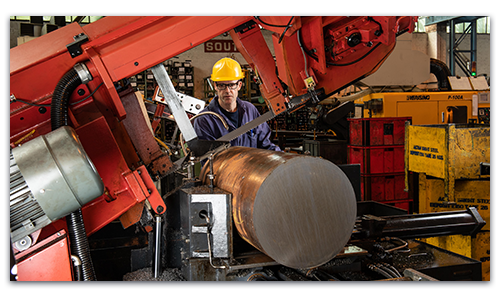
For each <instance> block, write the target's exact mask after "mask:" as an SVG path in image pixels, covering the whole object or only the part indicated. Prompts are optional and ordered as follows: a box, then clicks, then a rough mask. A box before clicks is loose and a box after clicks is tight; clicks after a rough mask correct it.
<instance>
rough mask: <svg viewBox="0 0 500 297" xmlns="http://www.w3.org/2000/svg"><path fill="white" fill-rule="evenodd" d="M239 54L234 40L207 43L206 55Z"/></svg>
mask: <svg viewBox="0 0 500 297" xmlns="http://www.w3.org/2000/svg"><path fill="white" fill-rule="evenodd" d="M234 52H238V49H237V48H236V45H235V44H234V42H233V41H232V40H209V41H207V42H205V53H234Z"/></svg>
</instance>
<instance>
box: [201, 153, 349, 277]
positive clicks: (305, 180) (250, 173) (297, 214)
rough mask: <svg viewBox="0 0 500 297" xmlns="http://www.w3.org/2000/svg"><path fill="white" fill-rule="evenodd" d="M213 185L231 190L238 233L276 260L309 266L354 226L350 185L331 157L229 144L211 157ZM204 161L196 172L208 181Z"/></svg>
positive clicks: (335, 249) (335, 248)
mask: <svg viewBox="0 0 500 297" xmlns="http://www.w3.org/2000/svg"><path fill="white" fill-rule="evenodd" d="M213 165H214V166H213V167H214V174H215V181H214V183H215V186H217V187H219V188H221V189H223V190H225V191H228V192H231V193H232V194H233V200H232V206H233V219H234V223H235V226H236V228H237V230H238V232H239V234H240V235H241V237H242V238H243V239H245V240H246V241H247V242H249V243H250V244H252V245H253V246H254V247H256V248H257V249H258V250H260V251H261V252H263V253H265V254H267V255H268V256H269V257H271V258H272V259H274V260H275V261H276V262H278V263H280V264H282V265H285V266H288V267H292V268H311V267H315V266H319V265H321V264H324V263H326V262H327V261H329V260H330V259H332V258H333V257H334V256H335V255H336V254H337V253H339V252H340V251H341V250H342V249H343V248H344V246H345V244H346V243H347V241H348V240H349V238H350V235H351V233H352V231H353V227H354V221H355V216H356V199H355V194H354V190H353V189H352V186H351V184H350V182H349V180H348V179H347V177H346V176H345V174H344V173H343V172H342V171H341V170H340V169H339V168H338V167H337V166H336V165H335V164H333V163H331V162H329V161H327V160H324V159H321V158H315V157H310V156H304V155H297V154H288V153H283V152H274V151H269V150H261V149H254V148H246V147H231V148H229V149H227V150H225V151H223V152H221V153H219V154H217V155H216V156H215V158H214V164H213ZM207 167H208V166H205V167H204V168H203V169H202V171H201V174H200V178H201V180H202V181H203V182H204V183H208V177H207V176H206V175H207V173H208V172H207V171H208V168H207Z"/></svg>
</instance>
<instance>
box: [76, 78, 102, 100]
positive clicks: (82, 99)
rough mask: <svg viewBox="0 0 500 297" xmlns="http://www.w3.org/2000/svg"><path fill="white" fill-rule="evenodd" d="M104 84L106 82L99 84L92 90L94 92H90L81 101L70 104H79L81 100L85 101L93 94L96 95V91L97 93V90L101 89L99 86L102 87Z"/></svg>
mask: <svg viewBox="0 0 500 297" xmlns="http://www.w3.org/2000/svg"><path fill="white" fill-rule="evenodd" d="M103 84H104V82H102V83H100V84H99V85H98V86H97V88H95V90H93V91H92V93H90V94H89V95H88V96H87V97H85V98H83V99H82V100H80V101H77V102H73V103H71V104H70V105H75V104H78V103H80V102H83V101H85V100H87V99H89V98H90V97H92V95H94V93H95V92H96V91H97V90H98V89H99V88H100V87H101V86H102V85H103Z"/></svg>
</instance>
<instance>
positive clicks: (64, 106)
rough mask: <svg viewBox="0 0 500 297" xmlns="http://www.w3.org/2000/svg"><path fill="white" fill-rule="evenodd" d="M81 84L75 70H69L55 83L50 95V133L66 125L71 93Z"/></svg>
mask: <svg viewBox="0 0 500 297" xmlns="http://www.w3.org/2000/svg"><path fill="white" fill-rule="evenodd" d="M81 84H82V80H81V79H80V77H79V76H78V73H77V72H76V70H74V69H71V70H70V71H68V72H66V74H65V75H64V76H63V77H62V78H61V80H60V81H59V82H58V83H57V85H56V88H55V89H54V93H53V94H52V103H51V107H50V120H51V125H52V131H53V130H56V129H57V128H60V127H62V126H67V125H68V102H69V98H70V96H71V93H73V91H74V90H75V89H76V88H77V87H78V86H79V85H81Z"/></svg>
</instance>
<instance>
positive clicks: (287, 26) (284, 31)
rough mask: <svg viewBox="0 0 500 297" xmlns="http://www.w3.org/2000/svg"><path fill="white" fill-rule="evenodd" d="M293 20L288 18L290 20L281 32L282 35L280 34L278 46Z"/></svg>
mask: <svg viewBox="0 0 500 297" xmlns="http://www.w3.org/2000/svg"><path fill="white" fill-rule="evenodd" d="M293 18H294V17H291V18H290V20H289V21H288V24H287V25H286V28H285V30H283V33H281V36H280V39H279V40H278V44H279V43H281V41H282V40H283V37H285V33H286V31H288V29H289V28H290V27H291V25H290V23H291V22H292V20H293Z"/></svg>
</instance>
